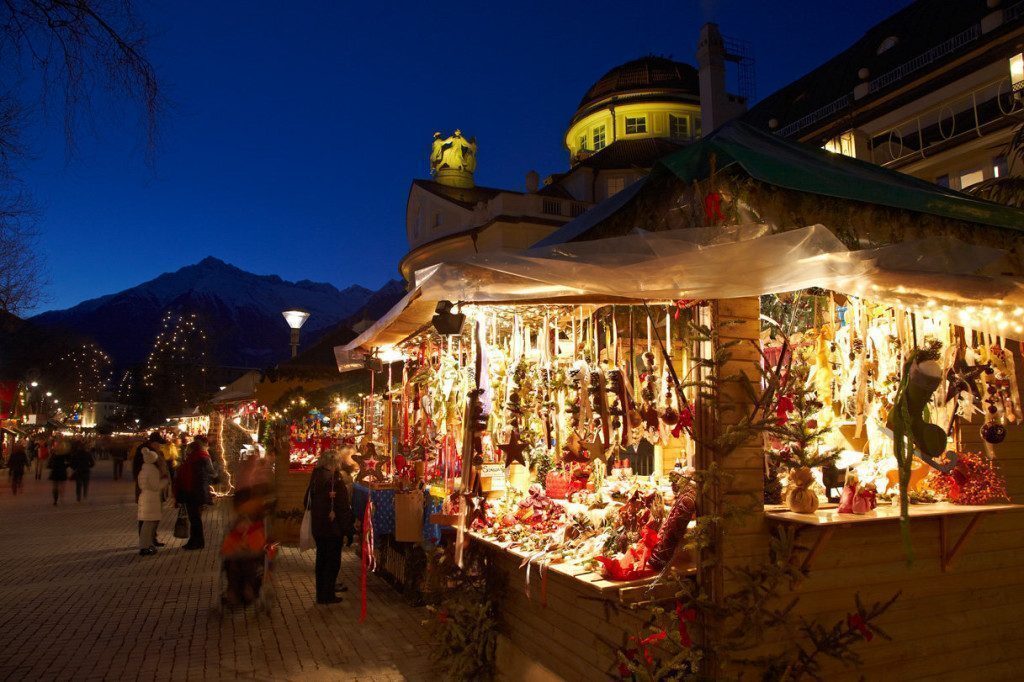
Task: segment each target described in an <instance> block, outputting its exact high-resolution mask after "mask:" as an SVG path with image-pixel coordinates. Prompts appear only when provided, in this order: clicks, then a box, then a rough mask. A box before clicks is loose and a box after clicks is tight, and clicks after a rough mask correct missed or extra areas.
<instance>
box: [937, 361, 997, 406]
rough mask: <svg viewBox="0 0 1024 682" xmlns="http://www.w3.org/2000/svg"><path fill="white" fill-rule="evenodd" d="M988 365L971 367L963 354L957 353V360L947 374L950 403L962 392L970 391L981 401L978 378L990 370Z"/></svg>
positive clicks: (947, 399)
mask: <svg viewBox="0 0 1024 682" xmlns="http://www.w3.org/2000/svg"><path fill="white" fill-rule="evenodd" d="M988 367H989V366H988V365H987V364H985V365H974V366H973V367H972V366H971V365H968V364H967V361H966V360H965V359H964V356H963V353H957V356H956V360H954V361H953V366H952V367H950V368H949V370H948V371H947V372H946V386H947V388H946V400H945V401H944V402H946V403H948V402H949V401H950V400H952V399H953V398H955V397H956V396H958V395H959V394H960V393H961V392H962V391H970V392H971V393H972V394H973V395H974V397H975V398H977V399H978V400H981V389H980V388H979V387H978V377H979V376H981V375H982V374H984V373H985V370H986V369H988Z"/></svg>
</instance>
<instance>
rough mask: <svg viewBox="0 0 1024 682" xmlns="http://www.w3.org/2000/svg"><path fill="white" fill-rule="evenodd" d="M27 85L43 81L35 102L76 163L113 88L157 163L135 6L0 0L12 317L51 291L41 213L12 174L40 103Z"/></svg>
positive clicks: (1, 221) (0, 183) (0, 200)
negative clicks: (133, 112) (57, 121)
mask: <svg viewBox="0 0 1024 682" xmlns="http://www.w3.org/2000/svg"><path fill="white" fill-rule="evenodd" d="M25 80H29V81H30V82H32V81H33V80H34V81H38V83H39V85H40V94H39V98H38V104H39V105H40V106H42V108H43V109H44V111H46V112H58V114H59V115H60V117H61V119H62V121H63V127H64V136H65V139H66V145H67V150H68V153H69V155H70V154H72V153H73V150H74V139H75V135H74V133H75V131H76V129H77V128H78V127H79V126H78V119H79V116H80V115H82V114H83V113H89V112H91V109H92V94H93V93H95V92H97V91H99V90H106V91H108V92H110V93H112V94H114V95H116V96H120V97H123V98H126V99H128V100H131V101H134V102H136V103H138V104H139V105H140V107H141V111H142V121H143V128H144V130H145V134H146V142H147V144H146V157H147V161H151V160H152V156H153V154H154V152H155V148H156V131H157V127H156V122H157V114H158V111H159V108H160V103H161V98H160V91H159V88H158V85H157V78H156V73H155V71H154V69H153V66H152V64H150V62H149V60H148V59H147V57H146V55H145V34H144V31H143V27H142V23H141V22H140V21H139V20H138V18H137V17H136V15H135V12H134V6H133V0H0V85H2V88H0V310H2V311H5V312H9V313H18V312H20V311H24V310H29V309H31V308H33V307H34V306H35V305H37V304H38V303H39V302H40V300H41V294H42V287H43V285H44V283H45V275H44V272H45V269H44V267H43V263H42V261H41V257H40V256H39V252H38V249H37V248H36V247H37V236H38V233H37V231H36V218H37V213H36V211H34V210H33V207H32V203H31V200H30V199H29V198H28V196H27V194H26V193H25V191H24V190H23V188H22V186H21V184H20V183H19V181H18V177H17V173H16V171H15V166H16V162H17V160H18V159H20V158H22V157H23V156H24V155H25V152H26V150H25V148H24V146H23V145H22V140H21V135H20V132H21V129H22V126H23V123H24V121H25V118H26V116H27V112H29V111H31V110H32V109H34V108H35V104H36V103H35V102H28V101H26V100H24V99H23V98H22V97H21V96H19V95H21V94H22V93H25V92H27V91H28V88H27V86H26V85H25V83H24V81H25Z"/></svg>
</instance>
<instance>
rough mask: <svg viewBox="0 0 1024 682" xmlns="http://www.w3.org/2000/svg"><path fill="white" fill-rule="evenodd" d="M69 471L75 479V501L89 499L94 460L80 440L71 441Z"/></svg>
mask: <svg viewBox="0 0 1024 682" xmlns="http://www.w3.org/2000/svg"><path fill="white" fill-rule="evenodd" d="M68 463H69V464H70V465H71V471H72V472H74V477H75V499H77V500H78V501H79V502H81V501H82V500H85V499H88V497H89V477H90V475H91V474H92V468H93V467H94V466H96V459H95V458H94V457H93V456H92V453H91V452H89V451H88V450H86V449H85V443H83V442H82V439H81V438H76V439H75V440H73V441H71V454H70V456H69V462H68Z"/></svg>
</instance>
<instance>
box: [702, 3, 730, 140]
mask: <svg viewBox="0 0 1024 682" xmlns="http://www.w3.org/2000/svg"><path fill="white" fill-rule="evenodd" d="M697 69H698V73H699V74H700V115H701V128H702V129H703V131H704V134H705V135H707V134H708V133H710V132H711V131H712V130H714V129H715V128H717V127H719V126H720V125H722V124H723V123H725V122H726V121H727V120H728V119H729V118H731V116H730V115H729V114H730V111H729V110H730V109H731V108H732V107H730V106H729V101H728V100H729V95H728V94H727V93H726V91H725V44H724V42H723V41H722V34H721V33H719V31H718V24H710V23H709V24H704V26H703V27H701V29H700V42H699V43H697Z"/></svg>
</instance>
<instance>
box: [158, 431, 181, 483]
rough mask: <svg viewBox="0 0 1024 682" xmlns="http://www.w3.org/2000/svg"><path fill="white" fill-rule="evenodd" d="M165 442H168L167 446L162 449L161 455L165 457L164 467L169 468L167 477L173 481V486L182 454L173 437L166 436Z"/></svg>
mask: <svg viewBox="0 0 1024 682" xmlns="http://www.w3.org/2000/svg"><path fill="white" fill-rule="evenodd" d="M164 440H166V441H167V445H164V446H162V447H161V448H160V452H161V454H163V456H164V465H165V466H166V467H167V475H168V476H169V477H170V479H171V484H172V485H173V484H174V474H175V472H176V471H177V470H178V465H179V460H180V458H181V452H180V451H179V450H178V442H177V439H176V438H175V437H174V436H173V435H169V436H164Z"/></svg>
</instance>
